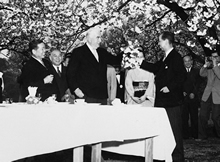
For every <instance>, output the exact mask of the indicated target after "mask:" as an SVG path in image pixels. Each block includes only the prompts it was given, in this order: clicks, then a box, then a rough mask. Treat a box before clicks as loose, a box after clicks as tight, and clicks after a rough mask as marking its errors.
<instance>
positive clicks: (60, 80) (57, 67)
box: [50, 49, 74, 102]
mask: <svg viewBox="0 0 220 162" xmlns="http://www.w3.org/2000/svg"><path fill="white" fill-rule="evenodd" d="M50 60H51V63H52V69H51V71H52V74H53V76H54V79H53V83H54V84H55V85H56V88H57V94H56V95H57V96H56V100H57V101H58V102H61V101H69V100H70V99H71V100H72V102H73V100H74V95H72V94H71V93H70V90H69V89H68V85H67V80H66V67H65V66H64V65H63V64H62V61H63V55H62V53H61V52H60V51H59V50H58V49H52V50H51V53H50Z"/></svg>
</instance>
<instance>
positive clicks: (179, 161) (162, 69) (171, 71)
mask: <svg viewBox="0 0 220 162" xmlns="http://www.w3.org/2000/svg"><path fill="white" fill-rule="evenodd" d="M173 43H174V35H173V33H171V32H168V31H165V32H163V33H162V34H161V35H160V36H159V45H160V47H161V49H162V50H163V51H164V52H165V56H164V58H162V59H160V60H159V61H158V62H156V63H154V64H153V63H148V62H146V61H141V60H138V61H139V64H140V67H141V68H142V69H145V70H147V71H150V72H153V73H154V74H155V85H156V98H155V107H163V108H165V110H166V112H167V115H168V118H169V121H170V124H171V128H172V130H173V134H174V137H175V141H176V147H175V149H174V151H173V153H172V157H173V162H183V161H184V153H183V139H182V118H181V105H182V98H183V91H182V86H183V83H184V80H185V68H184V65H183V59H182V57H181V55H180V54H179V53H178V52H177V51H176V50H175V49H174V47H173Z"/></svg>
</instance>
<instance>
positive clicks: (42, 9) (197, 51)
mask: <svg viewBox="0 0 220 162" xmlns="http://www.w3.org/2000/svg"><path fill="white" fill-rule="evenodd" d="M96 25H101V27H102V29H107V30H106V32H105V33H104V37H103V39H104V40H105V44H103V45H104V46H106V47H109V49H110V50H111V51H112V52H113V53H119V52H120V47H123V46H126V45H128V42H129V41H130V42H132V43H135V44H139V45H141V46H142V47H143V50H144V52H145V55H146V56H147V58H146V59H148V60H149V61H156V60H157V59H158V57H160V55H161V50H160V49H159V47H158V40H157V38H158V35H159V34H160V33H161V31H163V30H170V31H173V32H174V33H175V34H176V44H177V46H178V47H179V50H181V53H182V54H183V55H184V54H186V53H191V54H192V55H193V56H195V58H197V60H199V61H202V59H203V57H204V56H206V55H209V54H210V52H211V51H212V50H213V49H217V50H219V37H220V2H219V0H147V1H146V0H0V51H2V50H4V49H6V50H7V51H9V52H8V53H7V54H6V55H7V56H8V57H9V59H10V60H9V61H11V62H13V63H12V64H10V67H11V68H12V67H13V66H12V65H14V66H15V67H16V68H20V67H21V65H20V64H19V63H20V62H21V60H23V59H24V58H25V57H28V56H29V54H28V46H27V45H28V42H29V41H30V40H32V39H33V38H42V39H44V41H45V42H46V43H47V45H48V47H56V48H59V49H61V51H63V52H64V53H67V52H70V51H71V50H72V49H74V48H75V47H76V46H78V45H80V44H81V43H82V41H83V38H84V33H85V32H86V31H87V30H88V29H89V28H91V27H93V26H96ZM16 65H18V66H16ZM15 67H14V68H15ZM16 68H15V69H16ZM11 71H13V70H11ZM13 72H14V71H13ZM18 73H19V72H17V73H16V75H18Z"/></svg>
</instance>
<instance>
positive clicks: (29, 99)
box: [25, 87, 41, 104]
mask: <svg viewBox="0 0 220 162" xmlns="http://www.w3.org/2000/svg"><path fill="white" fill-rule="evenodd" d="M28 92H29V95H28V96H27V97H26V98H25V99H26V102H27V104H38V103H39V102H40V99H41V97H40V96H39V97H36V96H35V95H36V92H37V87H28Z"/></svg>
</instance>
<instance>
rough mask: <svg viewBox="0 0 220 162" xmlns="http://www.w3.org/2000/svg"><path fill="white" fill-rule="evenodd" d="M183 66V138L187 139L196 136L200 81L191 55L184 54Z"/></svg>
mask: <svg viewBox="0 0 220 162" xmlns="http://www.w3.org/2000/svg"><path fill="white" fill-rule="evenodd" d="M183 62H184V66H185V69H186V72H187V75H186V80H185V82H184V86H183V96H184V102H183V110H182V119H183V138H184V139H188V138H189V137H192V138H194V139H196V138H198V109H199V98H198V95H197V94H198V89H199V85H200V83H201V78H200V76H199V69H196V68H194V67H193V60H192V56H190V55H186V56H184V57H183ZM189 119H190V123H191V129H189Z"/></svg>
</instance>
